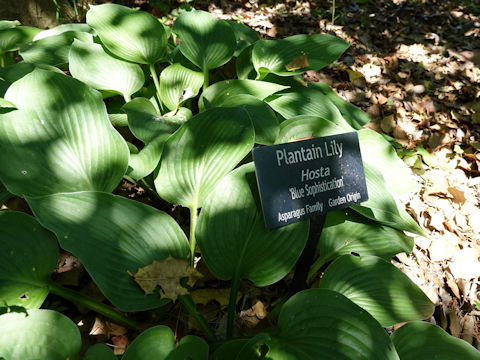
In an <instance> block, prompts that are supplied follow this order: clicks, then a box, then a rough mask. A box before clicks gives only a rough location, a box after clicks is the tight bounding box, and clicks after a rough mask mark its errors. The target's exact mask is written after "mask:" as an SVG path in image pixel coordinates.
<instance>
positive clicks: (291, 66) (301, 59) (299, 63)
mask: <svg viewBox="0 0 480 360" xmlns="http://www.w3.org/2000/svg"><path fill="white" fill-rule="evenodd" d="M309 66H310V63H309V62H308V55H307V54H303V55H301V56H298V57H296V58H294V59H293V60H292V61H290V62H289V63H288V64H287V65H285V69H287V71H295V70H299V69H303V68H306V67H309Z"/></svg>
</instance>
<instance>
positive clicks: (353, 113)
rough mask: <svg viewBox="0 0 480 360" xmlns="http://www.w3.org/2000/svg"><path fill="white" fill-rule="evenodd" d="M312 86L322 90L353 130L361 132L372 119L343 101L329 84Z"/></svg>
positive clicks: (314, 84)
mask: <svg viewBox="0 0 480 360" xmlns="http://www.w3.org/2000/svg"><path fill="white" fill-rule="evenodd" d="M311 85H312V86H313V87H316V88H318V89H320V90H321V91H322V92H323V93H324V94H325V95H326V96H327V97H328V99H329V100H330V101H331V102H332V103H333V104H334V105H335V106H336V107H337V109H338V110H339V111H340V113H341V114H342V116H343V118H344V119H345V120H346V121H347V122H348V123H349V124H350V126H351V127H352V128H354V129H356V130H360V129H362V127H363V126H364V125H366V124H367V123H368V122H370V117H369V116H368V114H367V113H366V112H364V111H362V110H360V109H359V108H358V107H356V106H355V105H353V104H350V103H349V102H347V101H345V100H343V99H342V98H341V97H340V96H338V95H337V94H336V93H335V91H333V90H332V88H331V87H330V86H328V85H327V84H324V83H320V82H319V83H313V84H311Z"/></svg>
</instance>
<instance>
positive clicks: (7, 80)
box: [0, 62, 35, 97]
mask: <svg viewBox="0 0 480 360" xmlns="http://www.w3.org/2000/svg"><path fill="white" fill-rule="evenodd" d="M33 69H35V66H34V65H33V64H29V63H26V62H19V63H16V64H14V65H10V66H6V67H4V68H1V67H0V96H1V97H3V96H4V95H5V92H6V91H7V89H8V88H9V86H10V85H12V84H13V83H14V82H15V81H17V80H19V79H21V78H22V77H24V76H25V75H27V74H28V73H30V72H32V71H33Z"/></svg>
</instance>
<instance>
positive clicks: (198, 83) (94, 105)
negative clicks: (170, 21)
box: [0, 4, 478, 360]
mask: <svg viewBox="0 0 480 360" xmlns="http://www.w3.org/2000/svg"><path fill="white" fill-rule="evenodd" d="M173 39H179V42H177V41H174V40H173ZM347 47H348V44H347V43H345V42H344V41H342V40H340V39H338V38H336V37H333V36H330V35H323V34H316V35H295V36H291V37H288V38H285V39H282V40H260V39H259V37H258V35H257V34H256V33H255V32H254V31H252V30H251V29H249V28H248V27H246V26H244V25H243V24H238V23H231V22H227V21H220V20H217V19H215V18H214V17H213V16H212V15H210V14H208V13H206V12H203V11H191V12H184V13H182V14H181V15H180V16H179V17H178V18H177V20H176V21H175V23H174V25H173V28H172V29H170V28H168V27H166V26H164V25H163V24H162V23H161V22H159V21H158V20H157V19H155V18H154V17H153V16H152V15H150V14H148V13H145V12H139V11H135V10H132V9H129V8H126V7H123V6H119V5H112V4H108V5H98V6H91V9H90V10H89V11H88V13H87V22H86V24H67V25H60V26H57V27H56V28H54V29H50V30H47V31H40V30H38V29H33V28H28V27H22V26H19V24H18V22H8V21H2V22H0V60H1V66H2V67H1V68H0V180H1V183H2V184H3V185H2V186H1V188H0V200H2V202H3V201H5V200H6V199H7V198H9V197H10V196H11V195H12V194H14V195H16V196H20V197H23V198H25V200H26V201H27V202H28V204H29V206H30V208H31V210H32V212H33V215H34V216H30V215H28V214H25V213H21V212H16V211H11V210H2V211H0V227H1V229H2V231H1V233H0V299H1V304H3V306H4V307H3V308H2V313H3V314H2V315H0V329H1V331H0V357H4V358H5V359H9V360H10V359H27V358H32V357H33V356H35V357H37V358H42V359H66V358H69V359H79V358H81V357H80V355H79V350H80V346H81V341H80V335H79V331H78V329H77V326H76V325H75V324H74V323H73V322H72V321H71V320H70V319H69V318H67V317H66V316H64V315H62V314H60V313H58V312H56V311H53V310H45V309H41V306H42V303H43V301H44V300H45V298H46V296H47V295H48V294H49V293H54V294H57V295H60V296H63V297H65V298H67V299H70V300H73V301H76V302H78V303H80V304H82V305H84V306H87V307H89V308H91V309H93V310H95V311H97V312H99V313H101V314H103V315H105V316H107V317H110V318H111V319H113V320H114V321H116V322H118V323H121V324H125V325H127V326H130V327H133V328H135V327H136V326H137V324H136V323H135V322H134V321H133V320H131V319H130V318H128V317H127V316H125V315H124V313H126V312H139V311H145V310H149V309H155V308H159V307H161V306H163V305H165V304H166V303H167V302H170V301H180V302H182V304H183V305H184V306H185V308H186V309H187V310H188V311H190V312H191V313H192V315H193V316H194V317H195V318H196V319H197V321H198V322H199V323H200V324H201V326H202V327H203V329H204V335H205V336H204V338H205V339H206V340H208V343H207V341H206V340H205V339H204V338H203V337H198V336H194V335H188V336H185V337H183V338H182V339H180V341H179V342H178V343H177V344H176V343H175V337H174V334H173V332H172V330H170V329H169V328H168V327H166V326H163V325H158V326H155V327H152V328H150V329H148V330H146V331H144V332H143V333H141V334H140V335H139V336H138V337H137V338H136V339H135V340H134V341H133V343H132V344H131V346H130V347H128V349H127V351H126V353H125V354H124V355H123V357H122V359H124V360H128V359H136V360H142V359H187V358H188V359H198V360H201V359H208V358H209V357H210V358H211V359H242V360H243V359H317V358H319V357H326V358H335V359H369V360H370V359H382V360H384V359H399V358H401V359H414V358H415V359H418V358H420V359H425V358H429V357H437V358H444V359H452V358H458V359H460V358H461V359H476V358H478V353H477V351H476V350H475V349H473V348H472V347H471V346H470V345H468V344H466V343H464V342H463V341H462V340H458V339H455V338H453V337H451V336H449V335H448V334H446V333H445V332H443V330H441V329H440V328H438V327H436V326H434V325H431V324H428V323H424V322H420V321H418V320H422V319H426V318H428V317H430V316H431V315H432V313H433V310H434V305H433V304H432V303H431V302H430V300H429V299H428V297H427V296H426V295H425V294H424V293H423V292H422V291H421V290H420V289H419V288H418V287H417V286H416V285H415V284H414V283H413V282H412V281H411V280H409V279H408V278H407V277H406V276H405V275H404V274H403V273H401V272H400V271H399V270H398V269H397V268H395V267H394V266H393V265H392V264H391V263H390V261H389V260H390V259H391V258H392V257H393V256H394V255H395V254H397V253H399V252H410V251H411V250H412V246H413V241H412V239H411V238H410V237H409V236H407V235H405V233H404V231H408V232H411V233H422V231H421V229H420V228H419V227H418V225H417V224H416V223H415V222H414V221H413V220H412V219H411V218H410V217H409V216H408V214H407V213H406V212H405V211H404V210H403V209H402V208H401V207H399V206H398V205H397V202H396V201H395V196H396V195H399V194H403V193H406V192H409V191H410V190H411V189H412V187H413V186H414V185H415V184H414V182H413V181H412V180H411V178H410V173H409V169H408V168H407V167H406V166H405V165H404V164H403V162H402V161H401V160H399V158H398V157H397V156H396V153H395V151H394V150H393V148H392V146H391V145H390V143H389V142H388V140H386V139H385V138H384V137H382V136H381V135H379V134H377V133H375V132H373V131H371V130H368V129H364V128H363V125H365V124H366V122H368V116H367V115H366V114H365V113H363V112H362V111H360V110H359V109H357V108H356V107H354V106H353V105H351V104H349V103H347V102H345V101H343V100H342V99H340V98H339V97H338V96H337V95H336V94H335V93H334V91H333V90H332V89H331V88H329V87H328V86H326V85H324V84H308V85H306V84H304V83H302V81H301V79H299V78H298V75H300V74H301V73H302V72H304V71H307V70H319V69H321V68H323V67H325V66H326V65H328V64H331V63H332V62H334V61H335V60H336V59H337V58H338V57H339V56H340V55H341V54H342V53H343V52H344V51H345V50H346V49H347ZM232 59H234V60H235V61H233V60H232ZM17 60H21V61H17ZM232 66H235V71H234V72H233V73H234V74H233V75H231V71H230V72H229V70H231V69H232ZM66 70H68V73H67V71H66ZM228 74H230V75H228ZM118 101H123V102H124V104H123V105H122V106H121V108H119V107H118V106H116V104H118ZM121 127H128V130H129V132H130V133H131V134H133V136H134V137H135V141H133V142H135V144H133V143H129V142H127V141H126V140H125V138H124V137H122V136H121V135H120V133H119V132H118V131H117V129H116V128H121ZM349 131H357V132H358V136H359V139H360V146H361V151H362V158H363V160H364V168H365V175H366V180H367V186H368V192H369V200H368V201H366V202H364V203H362V204H359V205H355V206H352V207H351V208H349V209H346V210H340V211H334V212H331V213H329V214H328V215H327V218H326V223H325V227H324V230H323V231H322V233H321V235H320V234H319V239H318V255H316V258H315V262H314V264H313V265H312V267H311V270H310V274H309V276H310V279H311V280H313V279H316V278H318V276H317V272H318V270H319V269H321V268H322V269H324V268H325V267H326V271H325V272H324V273H323V276H322V277H321V279H320V281H319V282H317V283H316V285H315V288H311V289H307V290H303V291H300V292H298V293H296V294H294V295H292V296H291V297H290V298H289V299H287V300H286V301H285V302H284V303H283V304H282V305H279V308H278V309H277V311H276V313H277V314H278V317H277V318H276V319H274V320H273V326H272V327H271V328H269V329H267V330H264V331H261V332H259V333H258V334H257V335H255V336H253V337H241V338H233V337H232V334H233V328H234V317H235V312H236V305H237V304H236V301H237V298H238V296H237V294H238V288H239V283H240V280H241V279H244V280H249V281H251V282H252V283H253V284H255V285H256V286H267V285H270V284H273V283H275V282H277V281H279V280H281V279H282V278H284V277H285V276H286V275H287V274H288V273H289V272H290V270H291V269H292V268H293V267H294V266H295V263H296V262H297V260H298V258H299V256H300V254H301V253H302V250H303V248H304V246H305V243H306V241H307V237H308V236H309V222H308V221H303V222H299V223H295V224H292V225H289V226H286V227H282V228H278V229H275V230H267V229H266V228H265V226H264V223H263V217H262V212H261V206H260V204H259V197H258V190H257V185H256V182H255V173H254V171H255V170H254V166H253V164H252V163H251V156H250V152H251V150H252V148H253V147H254V146H261V145H271V144H275V143H283V142H287V141H290V140H292V139H298V138H304V137H311V136H314V137H318V136H326V135H332V134H338V133H343V132H349ZM122 133H125V131H122ZM122 178H126V179H128V180H130V181H133V182H138V181H142V182H143V184H146V185H147V186H150V185H151V188H152V189H154V191H156V193H157V194H158V196H159V197H161V198H162V199H163V200H165V201H168V202H169V203H171V204H176V205H181V206H183V207H186V208H188V209H190V223H189V228H190V232H189V236H188V238H187V236H186V235H185V233H184V232H183V230H182V228H181V227H180V225H179V224H178V223H177V222H176V221H175V220H174V219H173V218H172V217H171V216H170V215H168V214H166V213H165V212H162V211H161V210H159V209H156V208H153V207H151V206H148V205H145V204H143V203H140V202H137V201H135V200H133V199H129V198H124V197H120V196H117V195H113V194H112V191H113V190H114V189H115V188H116V187H117V186H118V184H119V183H120V182H121V181H122ZM199 210H200V211H199ZM58 245H59V246H60V247H62V248H63V249H65V250H67V251H69V252H71V253H72V254H74V255H75V256H76V257H78V258H79V259H80V260H81V262H82V263H83V264H84V266H85V269H86V270H87V272H88V273H89V274H90V276H91V277H92V279H93V281H94V282H95V283H96V285H97V286H98V287H99V289H100V290H101V291H102V292H103V294H104V295H105V297H106V298H107V299H108V300H109V301H110V302H111V303H112V304H113V305H114V306H115V307H116V308H118V309H119V310H120V311H122V313H121V312H118V311H116V310H114V309H112V308H110V307H108V306H106V305H104V304H103V303H98V302H96V301H93V300H91V299H89V298H87V297H85V296H84V295H81V294H79V293H76V292H74V291H73V290H70V289H67V288H65V287H62V286H59V285H58V284H56V283H55V282H53V281H52V280H51V279H50V275H51V272H52V270H53V269H54V268H55V266H56V262H57V257H58ZM196 254H201V259H202V260H201V261H204V262H205V264H206V266H207V267H208V269H209V271H210V272H211V274H213V275H214V276H215V277H216V278H218V279H221V280H230V281H231V294H230V303H229V306H228V321H227V331H226V338H224V339H220V340H219V339H218V338H217V336H218V334H217V333H216V332H215V329H212V328H210V326H209V324H208V323H207V322H206V321H205V320H204V319H203V318H202V316H201V315H200V314H199V313H198V312H197V311H196V309H195V304H194V303H193V301H192V298H191V297H190V296H189V290H190V289H191V288H192V287H194V286H195V281H196V279H197V278H198V274H197V273H196V271H195V270H194V269H193V268H192V267H191V265H190V264H191V263H193V260H194V257H195V255H196ZM352 254H355V255H352ZM327 264H328V266H326V265H327ZM185 278H186V279H185ZM182 279H183V282H181V280H182ZM312 283H313V281H312ZM400 322H408V323H407V324H406V325H404V326H403V327H401V328H400V329H399V330H397V331H395V332H394V333H393V335H391V336H389V335H388V333H387V332H386V331H385V329H384V327H389V326H391V325H394V324H397V323H400ZM209 344H210V345H209ZM82 358H83V359H100V360H102V359H115V356H114V355H113V353H112V352H111V350H109V349H108V348H107V347H106V346H105V345H101V344H97V345H95V346H93V347H91V348H90V349H88V351H87V352H86V354H84V356H83V357H82Z"/></svg>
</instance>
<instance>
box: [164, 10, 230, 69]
mask: <svg viewBox="0 0 480 360" xmlns="http://www.w3.org/2000/svg"><path fill="white" fill-rule="evenodd" d="M173 32H174V33H176V34H177V35H178V36H179V37H180V51H181V52H182V54H183V55H185V57H186V58H187V59H189V60H190V61H191V62H192V63H194V64H195V65H197V66H198V67H199V68H200V69H201V70H202V71H203V72H206V71H208V70H211V69H215V68H217V67H219V66H222V65H223V64H225V63H226V62H228V60H230V59H231V58H232V56H233V53H234V51H235V48H236V46H237V41H236V40H235V34H234V33H233V30H232V28H231V27H230V25H228V23H227V22H226V21H223V20H217V19H215V17H214V16H213V15H211V14H209V13H208V12H205V11H200V10H196V11H191V12H184V13H182V14H180V16H179V17H178V18H177V19H176V20H175V23H174V24H173Z"/></svg>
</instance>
